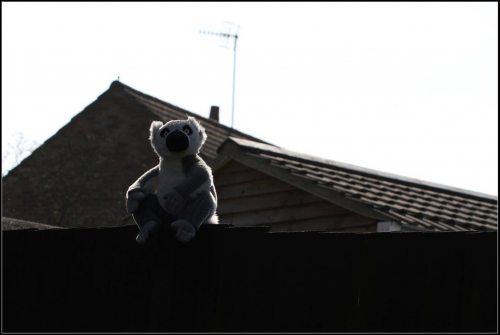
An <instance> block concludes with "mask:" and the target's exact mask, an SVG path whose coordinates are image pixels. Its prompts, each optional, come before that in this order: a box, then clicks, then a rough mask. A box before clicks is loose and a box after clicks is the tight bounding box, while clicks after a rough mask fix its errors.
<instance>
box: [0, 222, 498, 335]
mask: <svg viewBox="0 0 500 335" xmlns="http://www.w3.org/2000/svg"><path fill="white" fill-rule="evenodd" d="M136 232H137V230H136V227H133V226H129V227H121V228H106V229H67V230H45V231H6V232H3V331H6V332H10V331H26V332H57V331H60V332H93V331H100V332H145V331H191V332H202V331H203V332H210V331H235V332H254V331H255V332H257V331H270V332H289V331H290V332H291V331H303V332H322V331H326V332H345V331H357V332H360V331H368V332H391V331H395V332H396V331H397V332H445V331H446V332H455V331H485V332H489V331H491V332H494V331H496V330H497V256H496V254H497V244H496V243H497V242H496V241H497V236H496V233H372V234H349V233H337V234H335V233H317V232H315V233H308V232H298V233H266V228H231V227H227V226H206V227H203V228H202V229H201V230H200V232H199V235H198V236H197V237H196V239H195V240H194V241H192V242H190V243H188V244H180V243H178V242H176V241H175V240H174V239H173V237H172V236H171V235H170V234H169V233H166V232H164V235H163V236H164V237H163V238H162V239H159V240H156V241H154V243H152V244H151V245H149V246H145V247H141V246H139V245H137V244H136V243H135V235H136Z"/></svg>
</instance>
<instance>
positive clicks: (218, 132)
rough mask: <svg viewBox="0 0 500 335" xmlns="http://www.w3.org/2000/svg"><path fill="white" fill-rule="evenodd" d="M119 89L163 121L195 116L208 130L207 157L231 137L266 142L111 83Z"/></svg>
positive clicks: (204, 146) (213, 154) (211, 157)
mask: <svg viewBox="0 0 500 335" xmlns="http://www.w3.org/2000/svg"><path fill="white" fill-rule="evenodd" d="M111 86H112V87H116V88H117V89H122V90H123V92H125V93H126V94H128V95H129V96H130V97H132V98H134V99H136V101H137V102H139V103H140V104H142V105H144V106H145V107H147V108H148V109H149V110H150V111H151V112H152V113H153V114H155V115H157V116H158V118H160V119H161V120H162V121H169V120H173V119H185V118H186V116H193V117H195V118H196V119H197V120H198V121H199V122H200V123H201V124H202V125H203V127H204V128H205V130H206V132H207V141H206V142H205V144H204V145H203V149H202V154H204V156H205V158H209V159H213V158H215V156H217V148H219V146H220V145H221V144H222V143H223V142H224V141H225V140H226V139H227V138H228V137H229V136H233V137H238V138H245V139H248V140H252V141H256V142H262V143H266V142H264V141H262V140H260V139H258V138H255V137H253V136H250V135H247V134H245V133H242V132H240V131H238V130H236V129H233V128H230V127H227V126H225V125H223V124H221V123H219V122H217V121H215V120H212V119H210V118H205V117H202V116H200V115H197V114H194V113H192V112H189V111H187V110H185V109H183V108H180V107H177V106H174V105H172V104H170V103H168V102H165V101H161V100H159V99H157V98H155V97H152V96H150V95H147V94H144V93H142V92H139V91H137V90H135V89H133V88H131V87H129V86H127V85H124V84H122V83H120V82H118V81H115V82H113V83H112V85H111Z"/></svg>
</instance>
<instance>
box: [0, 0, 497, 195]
mask: <svg viewBox="0 0 500 335" xmlns="http://www.w3.org/2000/svg"><path fill="white" fill-rule="evenodd" d="M227 21H229V22H235V23H237V24H239V25H240V30H239V39H238V46H237V65H236V99H235V100H236V116H235V124H234V125H235V128H237V129H239V130H241V131H243V132H246V133H248V134H251V135H253V136H255V137H258V138H261V139H263V140H266V141H268V142H271V143H273V144H276V145H279V146H282V147H285V148H288V149H291V150H294V151H299V152H303V153H307V154H310V155H315V156H320V157H323V158H327V159H332V160H336V161H340V162H345V163H349V164H354V165H358V166H362V167H366V168H371V169H377V170H381V171H385V172H390V173H395V174H400V175H403V176H408V177H412V178H417V179H421V180H425V181H431V182H435V183H440V184H444V185H449V186H454V187H459V188H464V189H468V190H472V191H477V192H482V193H487V194H492V195H498V186H497V183H498V144H497V143H498V125H497V122H498V4H497V3H496V2H487V3H479V2H470V3H432V2H426V3H311V2H307V3H306V2H304V3H262V2H261V3H144V2H141V3H2V171H3V172H5V171H7V170H8V169H10V168H12V165H13V164H14V163H13V160H14V155H13V152H12V149H11V146H12V145H14V143H15V142H16V139H19V137H20V136H21V135H22V136H23V137H24V141H25V142H24V143H26V144H29V143H30V142H36V143H38V144H39V145H40V144H42V143H43V142H44V141H45V140H47V139H48V138H49V137H50V136H52V135H53V134H54V133H55V132H56V131H57V130H58V129H60V128H61V127H62V126H64V125H65V124H66V123H68V122H69V121H70V120H71V118H72V117H73V116H75V115H76V114H77V113H79V112H81V111H82V110H83V109H84V108H85V107H86V106H87V105H88V104H90V103H91V102H92V101H94V100H95V99H96V98H97V97H98V95H100V94H101V93H103V92H104V91H105V90H106V89H107V88H108V87H109V85H110V84H111V82H112V81H113V80H115V79H116V78H117V77H118V76H120V80H121V81H122V82H123V83H125V84H127V85H129V86H132V87H133V88H136V89H138V90H140V91H142V92H144V93H147V94H150V95H153V96H155V97H158V98H160V99H162V100H165V101H167V102H170V103H172V104H175V105H177V106H179V107H182V108H185V109H188V110H191V111H193V112H195V113H198V114H200V115H202V116H208V112H209V109H210V105H219V106H220V108H221V121H222V122H223V123H224V124H227V125H230V124H231V87H232V66H233V63H232V61H233V52H232V45H228V48H224V47H221V43H220V40H219V39H218V38H216V37H212V36H207V35H201V34H199V30H200V29H204V30H214V31H222V30H223V29H224V27H227V24H226V25H225V24H224V22H227ZM145 132H147V130H146V129H145ZM143 135H144V134H138V136H141V137H143ZM151 154H153V152H151Z"/></svg>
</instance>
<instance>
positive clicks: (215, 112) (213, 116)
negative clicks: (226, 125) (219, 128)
mask: <svg viewBox="0 0 500 335" xmlns="http://www.w3.org/2000/svg"><path fill="white" fill-rule="evenodd" d="M209 118H210V120H214V121H215V122H219V106H210V116H209Z"/></svg>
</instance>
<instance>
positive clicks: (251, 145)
mask: <svg viewBox="0 0 500 335" xmlns="http://www.w3.org/2000/svg"><path fill="white" fill-rule="evenodd" d="M227 141H233V142H235V143H236V144H237V145H238V146H241V147H246V148H248V149H250V150H260V151H270V152H273V153H275V154H278V155H282V156H286V157H291V158H293V159H296V160H297V159H298V160H301V161H306V162H314V163H316V164H318V163H319V164H320V165H322V166H328V167H331V166H334V167H336V168H340V169H343V170H348V171H353V172H357V173H360V174H365V175H368V176H372V177H373V176H376V177H379V178H384V179H387V180H390V181H398V182H403V183H406V184H411V185H416V186H419V187H422V186H423V187H426V188H429V189H431V190H438V191H441V192H442V191H445V192H447V193H452V194H460V195H462V196H468V197H471V198H474V199H481V200H487V201H494V202H497V201H498V197H496V196H494V195H490V194H485V193H480V192H475V191H471V190H466V189H462V188H458V187H453V186H449V185H443V184H438V183H433V182H429V181H424V180H420V179H416V178H411V177H406V176H402V175H398V174H393V173H389V172H383V171H379V170H374V169H369V168H364V167H361V166H357V165H353V164H348V163H343V162H338V161H334V160H330V159H325V158H321V157H317V156H313V155H308V154H304V153H301V152H296V151H293V150H289V149H285V148H282V147H278V146H269V145H266V144H264V143H258V142H254V141H251V140H246V139H241V138H235V137H232V136H230V137H229V138H228V139H227V140H226V142H227ZM223 145H224V144H223ZM223 145H221V148H222V146H223Z"/></svg>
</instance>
